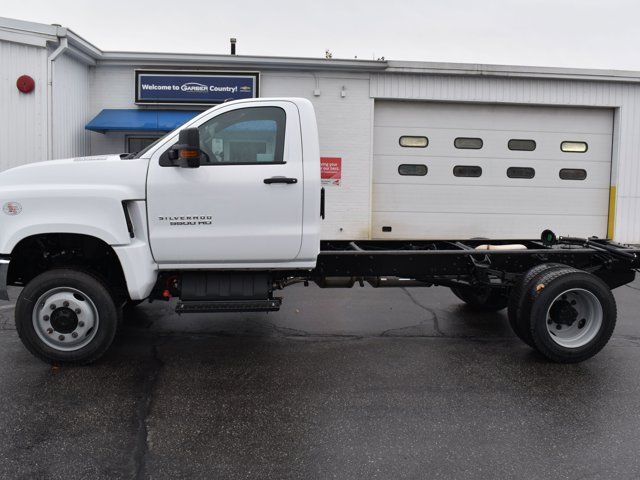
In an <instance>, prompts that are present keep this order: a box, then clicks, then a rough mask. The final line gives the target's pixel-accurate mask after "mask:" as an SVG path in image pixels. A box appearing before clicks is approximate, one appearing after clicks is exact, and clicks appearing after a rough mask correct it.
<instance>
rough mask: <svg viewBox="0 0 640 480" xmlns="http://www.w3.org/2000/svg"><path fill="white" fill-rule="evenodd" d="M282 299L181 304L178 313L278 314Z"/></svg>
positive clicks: (177, 308) (177, 307) (178, 306)
mask: <svg viewBox="0 0 640 480" xmlns="http://www.w3.org/2000/svg"><path fill="white" fill-rule="evenodd" d="M281 304H282V298H279V297H276V298H271V299H267V300H224V301H223V300H216V301H207V302H196V301H189V302H180V303H178V305H177V306H176V313H215V312H277V311H278V310H280V305H281Z"/></svg>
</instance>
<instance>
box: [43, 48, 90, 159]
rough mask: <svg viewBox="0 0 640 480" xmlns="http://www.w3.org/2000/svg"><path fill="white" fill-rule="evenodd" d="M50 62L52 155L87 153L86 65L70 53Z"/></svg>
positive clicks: (87, 105)
mask: <svg viewBox="0 0 640 480" xmlns="http://www.w3.org/2000/svg"><path fill="white" fill-rule="evenodd" d="M53 63H54V66H53V127H52V135H53V158H68V157H77V156H82V155H87V154H88V153H89V138H88V134H87V132H86V131H85V129H84V126H85V124H86V123H87V122H88V120H89V67H88V66H87V65H85V64H83V63H81V62H79V61H78V60H76V59H74V58H72V57H70V56H69V55H61V56H59V57H58V58H57V59H56V60H55V61H54V62H53Z"/></svg>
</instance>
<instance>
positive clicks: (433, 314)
mask: <svg viewBox="0 0 640 480" xmlns="http://www.w3.org/2000/svg"><path fill="white" fill-rule="evenodd" d="M401 290H402V291H403V292H404V293H405V294H406V295H407V296H408V297H409V299H410V300H411V301H412V302H413V303H414V304H415V305H416V306H417V307H419V308H421V309H422V310H424V311H425V312H427V313H428V314H429V315H430V316H431V321H432V322H433V329H434V330H435V332H436V334H437V336H439V337H444V336H445V334H444V333H442V330H440V319H439V318H438V314H437V313H436V312H435V310H433V309H432V308H429V307H427V306H425V305H423V304H421V303H420V302H419V301H418V300H417V299H416V298H415V297H414V296H413V295H412V294H411V292H410V291H409V290H407V288H406V287H402V288H401ZM422 323H423V322H420V323H419V324H418V325H422ZM392 330H398V329H392ZM388 331H389V330H387V331H385V332H383V333H382V335H383V336H384V334H385V333H387V332H388Z"/></svg>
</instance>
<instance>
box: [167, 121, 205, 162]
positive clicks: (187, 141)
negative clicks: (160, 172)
mask: <svg viewBox="0 0 640 480" xmlns="http://www.w3.org/2000/svg"><path fill="white" fill-rule="evenodd" d="M203 155H204V153H203V152H202V150H200V132H199V131H198V129H197V128H185V129H183V130H180V136H179V137H178V143H177V144H175V145H174V146H173V148H172V149H171V151H169V158H170V159H171V160H173V159H174V158H172V157H175V160H177V161H178V162H177V163H178V166H179V167H180V168H198V167H199V166H200V163H201V161H202V156H203Z"/></svg>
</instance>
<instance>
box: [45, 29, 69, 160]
mask: <svg viewBox="0 0 640 480" xmlns="http://www.w3.org/2000/svg"><path fill="white" fill-rule="evenodd" d="M68 49H69V41H68V40H67V37H61V38H60V45H58V48H56V49H55V50H54V51H53V52H51V55H49V57H48V58H47V117H48V118H47V160H51V159H53V62H55V60H56V58H58V57H59V56H60V55H62V54H63V53H64V52H65V51H66V50H68Z"/></svg>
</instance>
